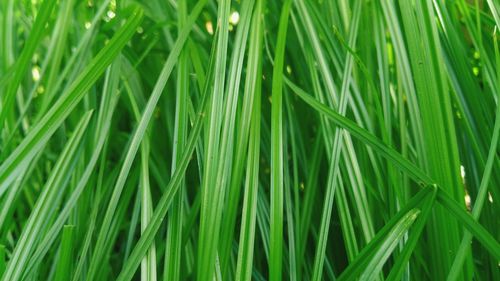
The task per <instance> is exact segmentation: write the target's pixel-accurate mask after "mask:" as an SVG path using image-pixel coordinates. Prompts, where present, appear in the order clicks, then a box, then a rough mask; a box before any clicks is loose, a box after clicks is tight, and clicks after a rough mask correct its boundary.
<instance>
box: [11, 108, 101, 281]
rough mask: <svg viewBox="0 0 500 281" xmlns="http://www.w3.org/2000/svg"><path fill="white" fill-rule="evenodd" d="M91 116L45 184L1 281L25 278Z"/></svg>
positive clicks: (71, 141)
mask: <svg viewBox="0 0 500 281" xmlns="http://www.w3.org/2000/svg"><path fill="white" fill-rule="evenodd" d="M91 116H92V111H89V112H87V113H86V114H85V115H84V116H83V117H82V119H81V120H80V122H79V124H78V125H77V126H76V128H75V131H74V133H73V135H72V136H71V138H70V139H69V140H68V142H67V144H66V146H65V148H64V150H63V152H62V153H61V156H60V157H59V159H58V161H57V163H56V165H55V166H54V168H53V170H52V173H51V175H50V177H49V179H48V180H47V182H46V183H45V186H44V188H43V191H42V193H41V195H40V196H39V198H38V200H37V202H36V205H35V207H34V209H33V211H32V213H31V215H30V217H29V219H28V222H27V223H26V225H25V226H24V228H23V231H22V233H21V236H20V238H19V239H18V241H17V243H16V247H15V249H14V252H13V253H12V256H11V258H10V260H9V264H8V266H7V269H6V271H5V273H4V274H3V277H2V281H18V280H20V278H21V277H22V274H23V272H24V270H25V269H26V266H27V262H28V260H29V258H30V256H31V254H32V253H33V250H34V249H33V247H35V246H36V244H35V242H36V240H37V239H38V237H39V236H40V233H41V231H42V229H43V225H44V224H45V223H46V222H47V220H49V218H50V214H51V213H53V212H54V209H53V208H52V206H55V205H57V204H58V201H59V199H60V198H61V196H60V194H62V192H63V191H64V188H65V186H66V183H67V180H68V178H69V175H70V174H71V171H72V169H73V168H74V161H75V159H76V157H77V154H78V153H77V152H78V150H79V145H80V142H81V141H82V138H83V135H84V133H85V130H86V129H87V125H88V123H89V121H90V117H91Z"/></svg>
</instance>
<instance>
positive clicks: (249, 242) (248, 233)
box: [235, 0, 264, 281]
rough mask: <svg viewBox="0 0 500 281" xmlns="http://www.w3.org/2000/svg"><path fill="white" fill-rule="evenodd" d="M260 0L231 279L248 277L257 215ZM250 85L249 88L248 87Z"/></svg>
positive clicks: (250, 68)
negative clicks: (244, 163)
mask: <svg viewBox="0 0 500 281" xmlns="http://www.w3.org/2000/svg"><path fill="white" fill-rule="evenodd" d="M263 2H264V0H257V3H256V6H255V11H254V13H253V19H252V29H251V32H252V33H251V34H252V36H251V37H250V49H249V58H252V59H251V60H250V61H249V62H248V74H247V75H248V76H247V77H249V78H248V79H247V81H246V82H247V83H248V84H251V86H248V88H249V90H248V91H247V92H246V94H248V95H253V101H252V103H253V106H252V115H251V129H250V136H249V137H250V139H249V146H248V155H249V157H248V159H247V176H246V181H245V193H244V196H243V207H242V210H243V214H242V221H241V232H240V240H239V249H238V259H237V262H236V275H235V280H238V281H244V280H251V276H252V264H253V253H254V245H255V232H256V228H255V223H256V214H257V195H258V190H259V161H260V159H259V158H260V157H259V155H260V115H261V110H260V103H261V100H260V99H261V83H262V80H261V79H260V76H261V75H260V74H261V73H262V52H261V51H262V42H263V24H262V8H263ZM252 86H253V87H252Z"/></svg>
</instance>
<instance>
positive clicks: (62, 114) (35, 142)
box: [0, 8, 142, 196]
mask: <svg viewBox="0 0 500 281" xmlns="http://www.w3.org/2000/svg"><path fill="white" fill-rule="evenodd" d="M141 20H142V10H141V9H140V8H135V9H134V11H133V13H132V14H131V16H130V17H129V19H128V20H127V22H126V23H125V24H124V25H123V26H122V27H121V28H120V29H119V30H118V31H117V32H116V33H115V35H114V36H113V37H112V38H111V40H110V41H109V42H108V44H106V46H104V48H102V49H101V51H100V52H99V53H98V54H97V55H96V56H95V57H94V58H93V59H92V61H91V62H90V63H89V65H88V66H87V67H86V68H85V69H84V70H83V71H82V72H81V74H80V75H79V76H78V77H77V79H76V80H75V81H73V83H72V84H71V86H70V87H69V88H68V90H67V91H66V92H64V93H63V95H62V96H61V97H60V98H59V99H58V100H57V101H56V102H55V103H54V105H53V106H52V107H51V108H50V110H49V111H48V112H47V114H45V115H44V116H43V118H42V119H41V120H40V122H38V123H37V124H36V125H35V126H34V127H33V128H32V129H31V131H30V132H29V133H28V135H27V136H26V137H25V138H24V139H23V141H22V142H21V143H20V144H19V145H18V146H17V147H16V149H15V150H14V151H13V152H12V153H11V154H10V155H9V156H8V158H7V159H6V160H5V161H3V163H2V164H1V166H0V196H1V195H2V194H3V193H4V192H5V190H6V189H7V187H8V186H9V184H10V183H12V181H13V180H14V179H15V178H16V176H17V175H18V174H19V173H20V171H21V170H22V166H23V165H24V164H26V163H28V162H29V161H30V160H31V159H33V157H34V156H35V154H36V153H38V152H39V151H40V150H41V149H42V148H43V146H44V145H45V144H46V143H47V141H48V140H49V139H50V137H51V136H52V135H53V134H54V133H55V131H56V130H57V128H58V127H59V126H60V125H61V124H62V123H63V121H64V120H65V119H66V118H67V117H68V115H69V114H70V113H71V112H72V111H73V110H74V108H75V107H76V106H77V105H78V103H79V102H80V101H81V100H82V99H83V97H84V96H85V94H86V93H87V91H88V90H89V89H90V87H91V86H92V85H94V83H95V82H96V81H97V79H99V77H100V76H101V75H102V73H103V72H104V71H105V69H106V67H107V66H108V65H109V64H111V62H113V60H114V58H115V57H116V56H117V55H118V54H119V53H120V51H121V49H122V48H123V47H124V46H125V44H127V43H128V41H129V40H130V38H131V37H132V35H133V34H134V33H135V30H136V28H137V27H138V26H139V24H140V22H141Z"/></svg>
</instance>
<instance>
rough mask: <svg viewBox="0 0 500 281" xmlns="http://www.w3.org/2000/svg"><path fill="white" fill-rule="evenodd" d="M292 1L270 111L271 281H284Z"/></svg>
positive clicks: (283, 18)
mask: <svg viewBox="0 0 500 281" xmlns="http://www.w3.org/2000/svg"><path fill="white" fill-rule="evenodd" d="M291 4H292V1H290V0H286V1H285V3H284V4H283V8H282V11H281V15H280V22H279V30H278V37H277V43H276V52H275V56H274V67H273V82H272V109H271V116H272V117H271V132H272V134H271V154H272V156H271V199H270V202H271V214H270V216H271V217H270V221H269V223H270V225H271V233H270V238H269V239H270V240H269V243H270V258H269V280H271V281H279V280H281V278H282V270H281V269H282V258H283V102H282V100H283V97H282V91H283V65H284V57H285V43H286V34H287V29H288V14H289V13H290V8H291Z"/></svg>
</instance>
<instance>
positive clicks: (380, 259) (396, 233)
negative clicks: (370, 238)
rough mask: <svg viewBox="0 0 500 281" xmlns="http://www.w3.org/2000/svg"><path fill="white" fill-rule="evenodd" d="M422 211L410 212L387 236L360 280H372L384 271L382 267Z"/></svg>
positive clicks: (413, 210) (414, 210)
mask: <svg viewBox="0 0 500 281" xmlns="http://www.w3.org/2000/svg"><path fill="white" fill-rule="evenodd" d="M419 214H420V210H418V209H412V210H410V211H409V212H408V213H407V214H406V215H405V216H404V217H403V218H402V219H401V220H400V221H398V223H397V224H396V226H395V227H394V228H393V229H392V230H391V231H390V232H389V233H388V234H387V236H386V238H385V239H384V242H383V243H382V245H380V247H379V248H378V250H377V251H376V252H375V254H374V255H373V256H372V257H371V260H370V262H369V263H368V264H367V265H366V269H365V271H364V272H363V274H361V277H360V278H359V280H372V279H373V276H377V275H378V274H379V273H380V271H381V270H382V266H384V263H385V262H386V261H387V259H388V258H389V256H390V255H391V253H392V251H393V250H394V248H396V246H397V245H398V242H399V240H400V239H401V238H403V236H404V234H405V233H406V232H407V231H408V229H409V228H410V227H411V226H412V225H413V223H414V222H415V220H416V219H417V217H418V215H419Z"/></svg>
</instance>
